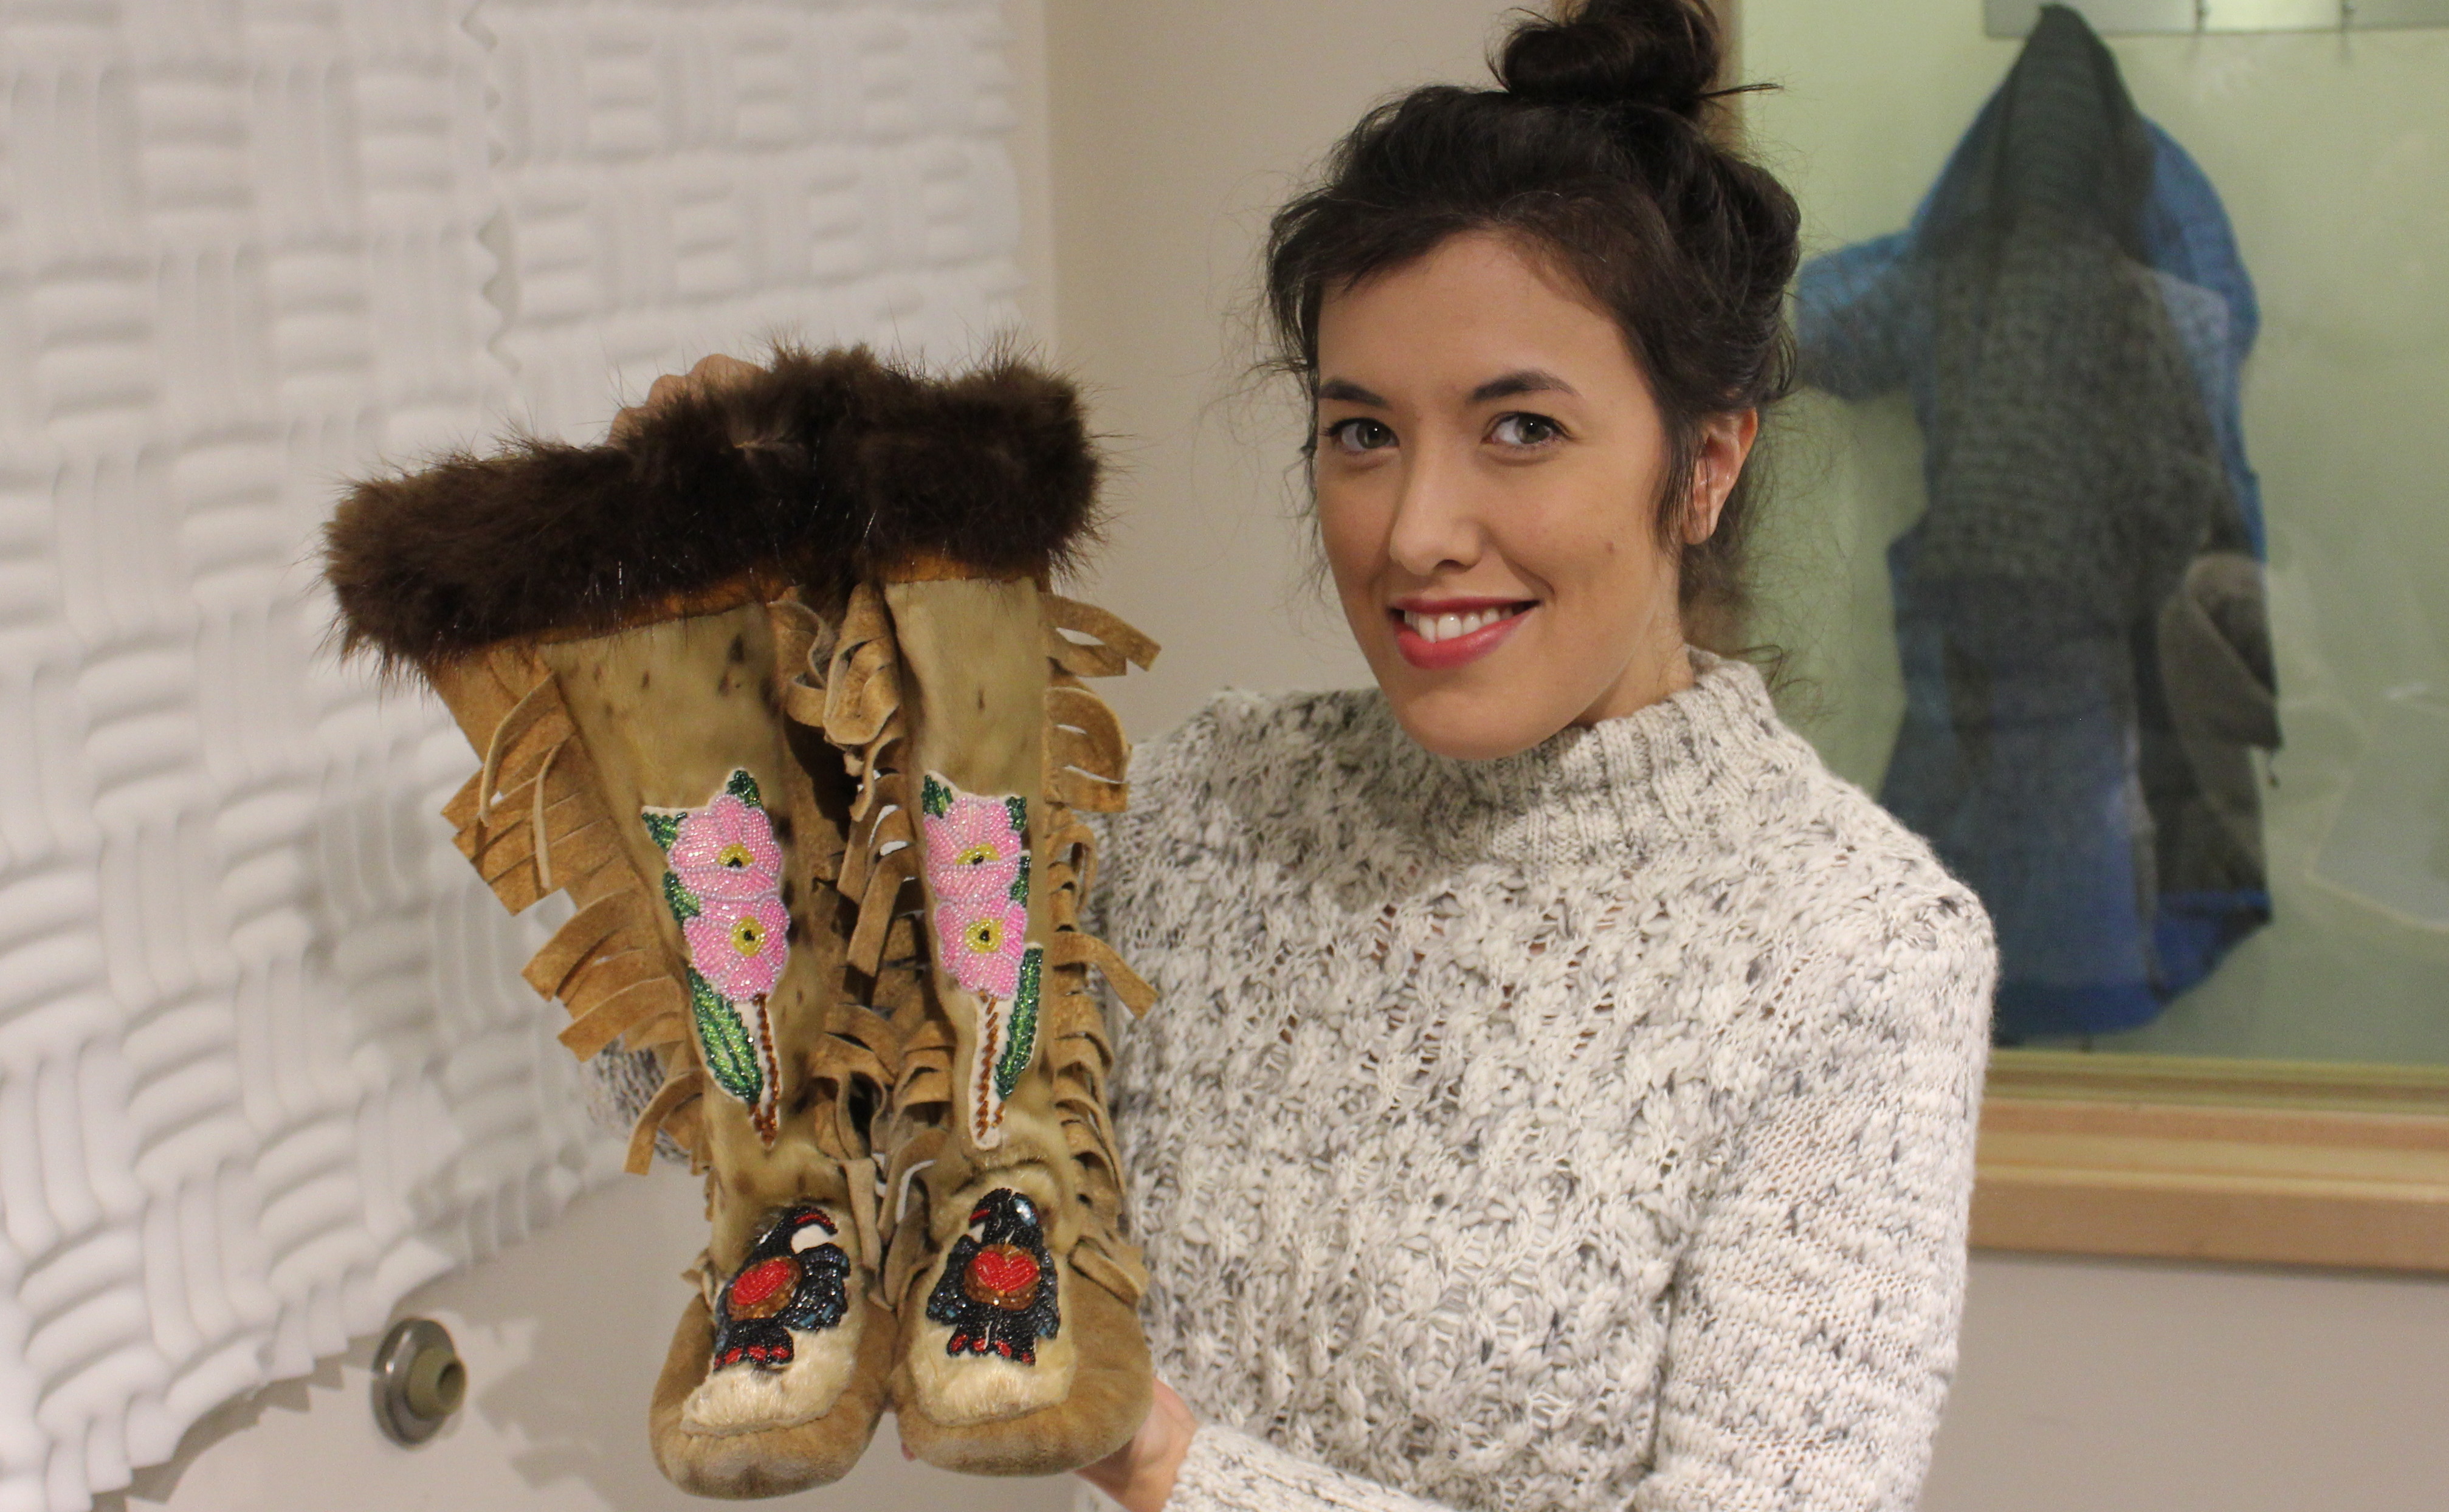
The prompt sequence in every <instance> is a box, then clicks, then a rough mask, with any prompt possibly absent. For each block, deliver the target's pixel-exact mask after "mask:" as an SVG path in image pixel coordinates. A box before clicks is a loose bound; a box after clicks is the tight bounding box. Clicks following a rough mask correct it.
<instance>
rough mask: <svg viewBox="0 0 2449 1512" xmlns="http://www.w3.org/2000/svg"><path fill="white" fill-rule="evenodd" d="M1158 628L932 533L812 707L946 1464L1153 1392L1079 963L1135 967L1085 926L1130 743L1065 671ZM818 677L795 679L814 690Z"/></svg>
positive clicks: (1020, 1458)
mask: <svg viewBox="0 0 2449 1512" xmlns="http://www.w3.org/2000/svg"><path fill="white" fill-rule="evenodd" d="M1155 651H1156V647H1155V646H1154V645H1153V644H1152V643H1151V642H1149V641H1147V639H1146V638H1145V637H1142V636H1140V635H1139V634H1138V633H1137V632H1136V631H1133V630H1131V629H1130V628H1129V627H1128V625H1125V624H1123V623H1122V622H1120V621H1118V620H1116V619H1114V618H1113V617H1112V616H1110V615H1108V614H1106V613H1104V612H1103V611H1101V610H1097V609H1094V608H1091V607H1090V606H1089V605H1086V604H1080V603H1073V602H1071V601H1070V600H1067V599H1063V598H1060V597H1057V596H1055V595H1053V594H1051V593H1050V592H1048V591H1046V590H1045V588H1044V587H1043V586H1042V580H1041V579H1038V578H1034V577H1031V576H1004V575H999V574H996V573H994V572H992V571H988V570H982V569H980V568H979V567H978V566H976V565H972V564H968V563H963V562H961V561H959V560H957V559H955V558H952V557H949V556H945V555H941V554H921V555H915V556H913V557H910V558H907V559H904V560H902V561H899V562H896V563H893V564H889V565H886V567H885V568H884V570H883V571H882V572H881V573H879V574H878V576H877V579H876V580H875V581H872V582H869V583H863V584H860V585H859V587H858V590H857V591H856V592H855V593H854V595H853V597H852V600H851V602H850V604H849V606H848V609H847V612H846V614H845V617H844V620H843V623H842V630H841V635H840V638H839V642H838V646H837V650H836V654H835V655H834V657H833V658H832V659H831V660H830V662H829V665H828V666H827V667H826V668H825V670H824V673H823V677H824V687H823V694H824V699H823V705H824V706H823V713H822V716H821V720H822V728H823V729H824V732H825V734H826V737H827V738H828V739H830V740H832V741H834V742H835V743H836V744H838V745H839V746H841V747H842V748H843V750H844V751H845V753H846V754H847V756H848V757H849V763H850V766H851V768H852V770H853V771H855V772H856V773H857V774H858V775H859V778H860V784H861V786H860V793H859V797H858V804H857V807H856V810H855V818H854V823H853V829H852V833H851V845H850V853H849V855H848V857H847V858H846V859H845V861H844V863H843V867H842V872H841V874H842V878H843V882H844V887H845V892H846V893H847V894H848V895H850V896H853V897H856V898H857V899H858V905H859V922H858V927H857V928H856V930H855V932H854V936H853V941H852V946H851V956H852V965H853V967H854V969H855V970H859V969H872V970H874V971H876V972H877V981H878V984H879V986H878V996H877V1003H878V1004H879V1005H881V1006H885V1007H887V1008H888V1010H889V1011H890V1012H891V1013H892V1015H893V1017H894V1021H895V1024H896V1025H897V1029H898V1030H899V1031H900V1033H899V1040H900V1044H901V1058H900V1060H901V1070H900V1078H899V1080H898V1081H897V1084H896V1086H895V1088H894V1091H893V1096H892V1100H891V1103H890V1107H889V1109H888V1113H887V1116H886V1119H885V1121H884V1124H883V1128H882V1132H881V1133H880V1135H879V1138H878V1146H879V1154H880V1158H882V1159H883V1161H884V1163H885V1177H886V1185H885V1192H886V1197H885V1200H886V1205H887V1213H888V1215H889V1218H888V1221H889V1227H890V1229H891V1232H892V1235H893V1237H892V1244H891V1248H890V1250H889V1252H888V1254H887V1257H886V1260H885V1265H884V1270H883V1275H882V1295H883V1297H884V1299H885V1301H886V1302H887V1303H888V1305H890V1306H891V1307H892V1308H893V1309H894V1311H895V1312H896V1313H897V1316H898V1318H899V1320H900V1326H901V1344H900V1349H899V1353H898V1357H897V1362H896V1365H895V1368H894V1377H893V1395H894V1402H895V1408H896V1411H897V1415H898V1420H899V1428H900V1434H901V1439H902V1442H903V1444H904V1445H906V1446H908V1447H909V1448H910V1449H911V1450H912V1452H914V1453H915V1454H916V1456H917V1457H918V1458H920V1459H923V1460H926V1461H928V1462H930V1463H932V1464H937V1465H939V1466H942V1467H944V1468H947V1469H955V1470H963V1471H969V1472H973V1473H982V1474H998V1475H1044V1474H1051V1473H1055V1472H1058V1471H1062V1470H1069V1469H1073V1468H1076V1467H1078V1466H1080V1465H1083V1464H1089V1463H1090V1462H1092V1461H1095V1460H1098V1459H1102V1458H1104V1457H1105V1456H1106V1455H1108V1454H1109V1453H1111V1452H1113V1451H1114V1450H1115V1449H1117V1448H1119V1447H1121V1446H1122V1445H1124V1444H1125V1443H1127V1442H1128V1440H1129V1439H1130V1437H1131V1436H1132V1434H1133V1433H1135V1432H1136V1431H1137V1429H1138V1427H1139V1426H1140V1424H1141V1423H1142V1421H1144V1420H1145V1419H1146V1417H1147V1411H1148V1407H1149V1401H1150V1373H1149V1366H1148V1357H1147V1345H1146V1343H1145V1341H1144V1339H1143V1337H1142V1335H1141V1332H1140V1329H1139V1325H1138V1319H1137V1316H1136V1312H1135V1308H1136V1305H1137V1303H1138V1300H1139V1298H1140V1295H1141V1293H1142V1292H1143V1291H1144V1290H1145V1288H1146V1285H1147V1277H1146V1273H1145V1272H1144V1271H1143V1270H1142V1268H1141V1265H1140V1259H1139V1253H1138V1251H1137V1250H1136V1248H1134V1247H1133V1246H1132V1245H1131V1244H1129V1243H1128V1241H1127V1240H1126V1239H1125V1238H1124V1236H1123V1233H1122V1216H1123V1215H1122V1194H1121V1188H1120V1182H1119V1172H1118V1166H1117V1163H1116V1159H1115V1155H1114V1147H1113V1134H1112V1128H1111V1125H1110V1123H1109V1119H1108V1115H1107V1111H1106V1105H1105V1081H1106V1074H1107V1071H1108V1068H1109V1065H1110V1063H1111V1060H1112V1056H1111V1052H1110V1050H1109V1045H1108V1041H1107V1036H1106V1027H1105V1021H1104V1015H1103V1012H1102V1009H1101V1006H1100V1005H1099V1003H1098V1001H1097V999H1096V997H1095V996H1094V994H1093V993H1092V991H1091V989H1090V981H1089V972H1090V969H1091V968H1092V967H1094V968H1095V969H1097V970H1098V971H1099V972H1100V973H1101V974H1103V975H1104V976H1105V978H1106V979H1107V982H1108V983H1109V986H1112V987H1113V988H1114V989H1115V992H1116V995H1117V996H1119V997H1121V998H1122V999H1123V1000H1124V1001H1125V1002H1126V1003H1127V1004H1128V1005H1129V1006H1130V1007H1131V1008H1132V1009H1133V1010H1134V1011H1142V1010H1145V1009H1146V1007H1147V1005H1148V1003H1149V1001H1150V999H1151V997H1152V993H1151V992H1150V991H1149V989H1148V987H1147V985H1146V984H1145V983H1143V982H1141V981H1140V979H1139V978H1138V977H1136V976H1135V975H1133V974H1132V973H1131V972H1130V971H1129V970H1128V968H1127V967H1125V966H1124V965H1123V964H1122V963H1121V962H1120V961H1119V960H1117V959H1116V958H1115V957H1114V955H1113V954H1112V952H1111V951H1110V950H1109V949H1108V948H1107V947H1105V946H1104V945H1103V944H1101V943H1100V942H1098V941H1096V940H1094V939H1092V938H1091V937H1090V936H1089V935H1087V934H1085V933H1083V932H1082V931H1081V929H1080V928H1079V910H1080V902H1081V898H1082V894H1083V893H1084V892H1085V890H1086V889H1087V888H1088V887H1089V886H1090V884H1091V882H1092V881H1093V872H1094V865H1095V863H1094V839H1093V836H1092V835H1091V833H1090V831H1089V829H1088V827H1087V826H1086V825H1085V824H1083V823H1082V822H1081V821H1080V819H1079V817H1078V815H1077V813H1076V812H1075V811H1077V810H1080V809H1088V810H1091V811H1100V812H1113V811H1116V810H1119V809H1120V808H1121V807H1122V806H1123V803H1124V798H1125V793H1124V787H1123V782H1122V777H1123V773H1124V768H1125V764H1126V760H1127V757H1128V748H1127V747H1126V746H1125V745H1124V743H1123V739H1122V735H1121V731H1120V729H1119V727H1118V726H1117V724H1116V722H1115V720H1114V717H1113V715H1112V713H1111V711H1109V709H1108V708H1107V707H1106V705H1105V704H1104V703H1103V702H1102V701H1100V700H1099V699H1097V698H1096V697H1095V696H1094V695H1093V694H1091V693H1090V692H1089V691H1088V689H1087V688H1086V687H1085V686H1084V685H1083V683H1082V681H1081V678H1082V676H1083V675H1089V676H1112V675H1117V674H1119V673H1121V672H1122V671H1123V669H1124V665H1125V663H1126V662H1127V661H1129V662H1137V663H1138V664H1140V665H1143V666H1145V665H1147V663H1148V661H1149V660H1152V659H1153V657H1154V655H1155ZM810 701H811V702H812V703H813V701H814V699H813V698H812V699H810Z"/></svg>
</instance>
